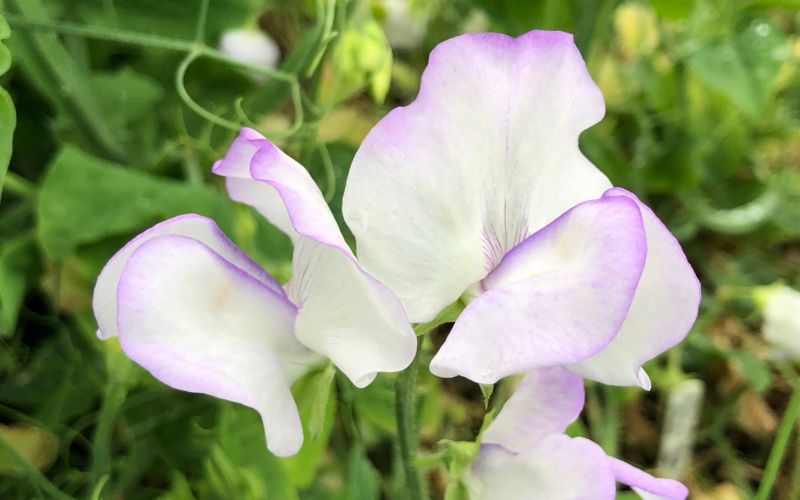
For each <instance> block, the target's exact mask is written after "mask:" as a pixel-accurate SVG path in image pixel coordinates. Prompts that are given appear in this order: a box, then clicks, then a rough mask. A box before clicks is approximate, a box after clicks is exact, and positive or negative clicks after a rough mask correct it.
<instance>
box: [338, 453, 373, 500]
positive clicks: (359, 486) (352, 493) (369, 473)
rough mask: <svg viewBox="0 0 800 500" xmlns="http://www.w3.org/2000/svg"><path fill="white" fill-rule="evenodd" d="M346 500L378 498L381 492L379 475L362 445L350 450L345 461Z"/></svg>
mask: <svg viewBox="0 0 800 500" xmlns="http://www.w3.org/2000/svg"><path fill="white" fill-rule="evenodd" d="M347 480H348V481H347V496H346V498H347V500H378V499H379V498H380V494H381V475H380V473H379V472H378V470H377V469H376V468H375V466H374V465H372V462H370V460H369V458H367V455H366V452H365V450H364V447H363V445H361V444H356V445H355V446H353V448H352V449H351V450H350V457H349V459H348V461H347Z"/></svg>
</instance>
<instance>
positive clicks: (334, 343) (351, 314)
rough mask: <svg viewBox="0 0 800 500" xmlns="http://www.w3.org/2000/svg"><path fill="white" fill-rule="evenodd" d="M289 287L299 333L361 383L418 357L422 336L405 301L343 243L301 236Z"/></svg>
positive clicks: (293, 260)
mask: <svg viewBox="0 0 800 500" xmlns="http://www.w3.org/2000/svg"><path fill="white" fill-rule="evenodd" d="M286 292H287V293H288V296H289V298H290V299H291V300H292V302H294V303H295V304H297V306H298V308H299V311H298V315H297V323H296V327H295V328H296V330H295V331H296V333H297V338H298V339H299V340H300V341H301V342H302V343H303V344H305V345H306V346H308V347H310V348H311V349H313V350H314V351H316V352H318V353H320V354H324V355H325V356H327V357H328V358H330V359H331V360H332V361H333V362H334V364H336V366H337V367H339V369H340V370H342V372H344V374H345V375H347V376H348V378H350V380H352V381H353V383H354V384H355V385H356V387H365V386H366V385H368V384H369V383H370V382H372V380H374V378H375V375H376V374H377V372H396V371H400V370H402V369H404V368H405V367H407V366H408V365H409V364H410V363H411V360H412V359H414V355H415V353H416V346H417V338H416V335H415V334H414V330H413V329H412V328H411V325H410V324H409V322H408V319H407V318H406V314H405V311H404V310H403V306H402V305H400V301H399V300H397V297H396V296H395V295H394V294H393V293H392V292H391V291H390V290H389V289H388V288H386V287H385V286H384V285H382V284H381V283H379V282H378V281H376V280H375V279H374V278H373V277H371V276H370V275H368V274H367V273H365V272H364V271H362V270H361V268H360V267H358V264H356V262H355V261H354V260H353V259H351V258H350V257H349V256H348V255H346V254H345V253H344V252H342V251H340V250H339V249H338V248H334V247H330V246H327V245H323V244H321V243H318V242H317V241H314V240H312V239H310V238H301V239H300V240H299V241H298V243H297V245H296V246H295V249H294V258H293V259H292V279H291V280H290V281H289V283H288V284H287V285H286Z"/></svg>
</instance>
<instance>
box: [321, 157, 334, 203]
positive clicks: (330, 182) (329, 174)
mask: <svg viewBox="0 0 800 500" xmlns="http://www.w3.org/2000/svg"><path fill="white" fill-rule="evenodd" d="M319 154H320V156H321V157H322V165H324V166H325V201H327V202H328V203H330V202H331V200H332V199H333V195H335V194H336V172H335V171H334V169H333V162H332V161H331V155H330V153H329V152H328V146H326V145H325V143H324V142H320V143H319Z"/></svg>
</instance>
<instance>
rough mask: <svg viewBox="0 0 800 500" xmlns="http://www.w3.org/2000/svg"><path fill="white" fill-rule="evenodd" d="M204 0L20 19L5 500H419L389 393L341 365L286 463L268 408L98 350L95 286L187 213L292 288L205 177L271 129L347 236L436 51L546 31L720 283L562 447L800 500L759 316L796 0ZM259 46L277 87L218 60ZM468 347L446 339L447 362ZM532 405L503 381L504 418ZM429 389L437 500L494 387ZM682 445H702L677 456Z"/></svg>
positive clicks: (772, 354)
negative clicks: (348, 185) (275, 59)
mask: <svg viewBox="0 0 800 500" xmlns="http://www.w3.org/2000/svg"><path fill="white" fill-rule="evenodd" d="M201 3H202V2H201V1H200V0H197V1H189V0H182V1H165V0H5V1H4V2H2V5H3V7H2V14H3V16H4V17H5V19H6V20H8V23H9V25H10V29H9V28H8V27H7V26H6V25H5V23H0V41H2V44H4V45H2V44H0V74H1V73H5V74H3V75H2V77H0V83H2V87H3V89H5V90H4V91H2V92H0V181H2V180H3V178H4V177H5V184H4V186H3V191H2V199H1V201H0V203H1V204H0V445H2V446H0V498H3V499H29V498H54V499H59V500H67V499H70V498H93V499H126V500H127V499H130V500H134V499H135V500H138V499H160V500H192V499H197V500H201V499H265V498H266V499H290V500H291V499H304V500H305V499H308V500H311V499H319V500H323V499H326V500H327V499H331V500H333V499H336V500H374V499H379V498H383V499H391V500H394V499H397V500H400V499H403V498H405V497H404V493H403V487H404V478H403V471H402V467H400V466H399V464H398V460H399V459H398V454H397V452H396V446H397V445H396V440H395V437H396V427H395V423H394V409H393V405H394V403H393V401H394V385H393V378H392V376H379V377H378V379H377V380H376V381H375V383H373V384H372V385H371V386H369V387H368V388H366V389H363V390H357V389H355V388H354V387H352V386H351V385H350V383H349V382H348V381H347V380H346V379H345V378H344V377H341V376H339V375H338V374H336V375H334V373H333V372H332V371H331V372H315V373H312V374H310V375H309V376H308V377H306V378H304V379H302V380H301V381H300V382H298V384H297V385H296V386H295V387H294V388H293V390H294V391H295V394H296V396H297V399H298V402H299V405H300V408H301V412H302V415H303V421H304V425H305V430H306V437H307V439H306V445H305V446H304V448H303V449H302V451H301V452H300V454H299V455H297V456H296V457H293V458H289V459H279V458H276V457H274V456H272V455H271V454H270V453H269V452H268V451H267V450H266V447H265V443H264V434H263V429H262V427H261V424H260V422H259V419H258V415H257V414H256V413H255V411H252V410H250V409H248V408H243V407H241V406H238V405H234V404H230V403H226V402H221V401H217V400H214V399H212V398H210V397H206V396H203V395H196V394H188V393H183V392H178V391H175V390H172V389H170V388H169V387H167V386H165V385H163V384H161V383H159V382H158V381H156V380H155V379H153V378H152V377H151V376H150V375H149V374H148V373H146V372H144V371H143V370H142V369H140V368H139V367H138V366H136V365H134V364H132V363H131V362H129V361H128V360H127V358H126V357H125V356H124V354H122V352H121V350H120V348H119V344H118V343H117V342H115V341H108V342H100V341H99V340H97V338H96V337H95V329H96V324H95V322H94V318H93V315H92V312H91V295H92V288H93V285H94V281H95V279H96V277H97V275H98V273H99V271H100V270H101V268H102V266H103V265H104V264H105V262H106V261H107V260H108V258H110V257H111V256H112V255H113V254H114V252H115V251H116V250H118V249H119V248H120V247H121V246H122V245H123V244H124V243H125V242H126V241H128V240H129V239H130V238H131V237H133V236H134V235H135V234H137V233H138V232H140V231H142V230H143V229H146V228H147V227H149V226H150V225H152V224H154V223H156V222H159V221H161V220H164V219H165V218H168V217H172V216H175V215H178V214H182V213H187V212H193V213H199V214H203V215H207V216H210V217H213V218H214V219H215V220H216V221H217V222H218V224H219V225H220V227H221V228H222V229H223V230H224V231H225V232H226V234H228V236H230V237H231V238H232V239H233V240H234V241H235V242H236V243H237V244H238V245H239V246H241V247H242V248H243V249H245V250H246V251H247V252H248V253H249V254H250V255H251V256H252V257H253V258H254V259H255V260H257V261H258V262H259V263H261V264H263V265H264V267H265V268H266V269H267V270H268V271H269V272H271V273H272V274H273V275H275V276H276V277H278V278H279V279H280V280H281V281H285V280H286V279H288V277H289V270H290V266H289V261H290V258H291V243H290V242H289V240H288V238H286V237H285V236H284V235H282V234H281V233H280V232H279V231H278V230H277V229H276V228H274V227H272V226H271V225H269V224H268V223H267V222H266V221H265V220H264V219H263V218H261V217H260V216H259V215H258V214H257V213H256V212H254V211H253V210H251V209H250V208H248V207H245V206H242V205H238V204H235V203H233V202H231V201H230V200H229V199H228V198H227V197H226V195H225V190H224V183H223V182H222V179H220V178H217V177H215V176H213V175H211V173H210V167H211V165H212V163H213V162H214V161H215V160H217V159H219V158H220V157H221V156H222V155H223V154H224V153H225V151H226V150H227V147H228V146H229V145H230V142H231V141H232V139H233V138H234V136H235V133H236V132H235V131H234V130H232V129H235V128H236V127H237V126H240V125H242V124H249V125H251V126H255V127H257V128H258V129H259V130H261V131H263V132H265V133H266V134H267V135H268V136H269V137H271V138H273V139H274V140H275V141H276V142H277V143H278V144H279V145H280V146H281V147H282V148H284V149H285V150H286V151H287V152H289V153H290V154H291V155H292V156H294V157H295V158H297V159H298V160H299V161H300V162H301V163H302V164H303V165H304V166H306V167H307V168H308V170H309V171H310V172H311V174H312V176H313V177H314V178H315V179H316V180H317V182H318V183H319V185H320V187H321V189H322V191H323V192H324V193H326V196H327V199H328V200H329V202H330V206H331V208H332V210H333V212H334V214H335V215H336V217H337V220H338V221H339V222H340V224H342V225H343V221H342V218H341V199H342V191H343V187H344V182H345V179H346V176H347V173H348V168H349V165H350V162H351V160H352V158H353V155H354V153H355V151H356V149H357V147H358V145H359V143H360V141H361V140H362V139H363V137H364V136H365V135H366V133H367V132H368V131H369V129H370V128H371V127H372V125H374V123H376V122H377V120H379V119H380V118H381V116H383V115H384V114H385V113H387V112H388V111H389V110H390V109H392V108H393V107H395V106H398V105H405V104H407V103H409V102H410V101H411V100H413V98H414V97H415V95H416V92H417V90H418V85H419V80H420V75H421V72H422V70H423V69H424V67H425V64H426V61H427V55H428V53H429V52H430V50H431V49H432V48H433V47H434V46H435V45H436V44H437V43H439V42H441V41H443V40H445V39H447V38H450V37H452V36H456V35H458V34H460V33H464V32H468V31H499V32H503V33H507V34H509V35H512V36H516V35H519V34H522V33H524V32H526V31H528V30H530V29H534V28H538V29H559V30H564V31H569V32H571V33H574V36H575V41H576V44H577V45H578V47H579V49H580V50H581V52H582V53H583V55H584V58H585V59H586V61H587V65H588V67H589V71H590V73H591V74H592V76H593V78H594V79H595V81H596V82H597V83H598V85H599V86H600V88H601V89H602V91H603V94H604V96H605V99H606V104H607V108H608V111H607V114H606V117H605V118H604V120H603V121H602V122H601V123H599V124H598V125H596V126H594V127H592V128H591V129H589V130H587V131H586V132H584V133H583V135H582V136H581V140H580V145H581V149H582V150H583V151H584V153H585V154H586V156H588V157H589V159H590V160H592V162H593V163H594V164H595V165H597V166H598V167H599V168H600V169H601V170H602V171H603V172H605V173H606V174H607V175H608V176H609V178H610V179H611V180H612V182H613V183H614V184H615V185H618V186H622V187H625V188H627V189H630V190H632V191H634V192H635V193H636V194H637V195H638V196H639V197H640V198H641V199H642V200H644V201H645V202H647V203H648V204H649V205H650V206H651V207H652V208H653V209H654V210H655V211H656V213H657V214H658V215H659V216H660V217H661V218H662V220H663V221H664V222H665V223H666V224H667V226H668V227H669V228H670V229H671V230H672V231H673V232H674V234H675V235H676V236H677V237H678V238H679V240H680V241H681V243H682V245H683V247H684V250H685V251H686V253H687V255H688V257H689V259H690V261H691V263H692V265H693V266H694V268H695V270H696V272H697V274H698V275H699V277H700V279H701V282H702V284H703V302H702V304H701V314H700V317H699V319H698V322H697V324H696V326H695V328H694V329H693V330H692V332H691V333H690V335H689V337H688V339H687V341H686V342H684V343H683V344H682V345H680V346H678V347H676V348H675V349H673V350H671V351H669V352H668V353H666V354H665V355H664V356H662V358H659V359H657V360H654V361H652V362H650V363H649V364H648V365H647V366H646V368H647V370H648V373H649V374H650V376H651V378H652V380H653V390H652V391H650V392H649V393H648V392H644V391H641V390H638V389H629V388H614V387H601V386H597V385H594V384H589V385H588V388H587V389H588V390H587V396H588V399H587V406H586V409H585V411H584V414H583V415H582V416H581V419H580V420H579V421H578V422H577V423H576V424H574V425H573V426H572V427H571V428H570V430H569V432H570V433H572V434H573V435H579V434H580V435H586V436H589V437H591V438H592V439H594V440H596V441H597V442H599V443H600V444H601V445H602V446H603V447H604V448H605V449H606V450H607V451H608V452H609V453H610V454H612V455H615V456H618V457H620V458H623V459H625V460H627V461H629V462H631V463H633V464H636V465H638V466H641V467H643V468H645V469H648V470H651V471H654V472H655V473H656V474H660V475H664V476H672V477H677V478H680V479H682V480H684V481H685V482H686V483H687V484H688V485H689V486H690V489H691V491H692V496H691V498H693V499H697V500H734V499H750V498H755V495H756V491H758V490H759V485H760V484H761V483H762V479H763V478H764V477H765V473H764V470H765V468H767V469H773V470H772V471H771V472H769V471H768V473H767V474H766V476H770V477H775V486H774V489H773V492H772V494H771V496H769V498H775V499H779V500H789V499H797V498H800V446H798V439H800V438H798V437H797V436H798V433H797V432H795V434H794V437H792V442H790V443H789V444H788V448H787V451H786V453H785V457H786V458H785V459H784V460H783V463H782V465H781V464H777V465H781V466H780V467H777V466H776V464H775V463H773V464H771V465H770V466H767V461H768V457H769V455H770V451H771V450H772V449H773V444H774V443H775V441H776V436H778V435H779V434H780V435H781V436H780V437H778V438H777V439H778V440H779V441H780V440H783V439H784V438H785V437H786V436H788V434H787V433H786V430H787V427H786V426H783V428H782V430H781V426H780V424H781V416H782V415H783V414H784V413H785V412H786V409H787V405H788V404H789V400H790V397H791V395H792V387H793V386H794V385H796V381H797V378H798V375H797V368H798V365H797V362H796V359H797V358H798V357H800V354H797V355H796V356H795V357H794V358H793V357H792V356H787V355H786V352H782V351H781V350H780V348H778V347H776V346H771V345H769V344H768V343H767V342H766V341H765V340H764V338H763V337H762V336H761V334H760V327H761V322H762V314H761V312H760V310H759V308H758V307H757V304H756V303H755V302H754V301H753V300H752V298H751V291H752V287H754V286H757V285H767V284H771V283H775V282H783V283H784V284H787V285H789V286H793V287H794V288H798V287H800V71H798V63H800V2H798V1H797V0H749V1H746V0H650V1H646V0H643V1H625V2H621V1H618V0H565V1H556V0H542V1H532V0H436V1H423V0H409V1H403V0H372V1H367V0H317V1H312V0H294V1H290V0H286V1H277V0H276V1H267V0H212V1H211V2H210V4H209V9H208V12H207V13H206V14H207V15H206V16H203V15H202V13H203V9H202V8H201ZM198 18H200V19H201V22H200V23H198ZM198 27H199V28H198ZM243 27H244V28H246V29H249V30H251V31H255V30H258V31H260V32H262V33H265V34H267V35H269V37H271V38H272V40H274V43H275V44H276V46H277V47H278V49H279V51H280V54H281V62H280V66H279V68H278V71H279V72H278V73H275V72H273V73H271V74H272V76H271V77H270V78H264V77H263V75H261V77H258V75H254V74H253V72H252V71H250V70H244V71H243V70H242V69H241V68H237V67H236V65H235V64H232V63H231V61H230V60H226V59H225V58H224V56H222V54H221V53H219V52H216V51H212V50H211V49H209V48H208V47H216V46H217V44H218V42H219V40H220V37H221V36H222V35H223V33H225V32H227V31H228V30H231V29H237V28H243ZM120 30H123V31H120ZM163 37H167V38H168V40H165V39H164V38H163ZM195 40H200V41H205V43H207V44H208V45H207V46H203V47H206V48H205V49H203V50H201V51H200V52H201V53H197V52H196V50H195V47H196V46H195V45H194V41H195ZM176 41H177V42H176ZM390 46H391V47H390ZM193 50H195V52H193ZM192 54H194V56H196V60H194V58H191V59H187V58H186V57H187V55H189V56H192ZM182 62H183V63H184V64H183V65H182ZM187 65H189V66H187ZM179 68H182V70H183V72H178V73H177V76H178V79H177V80H178V81H177V86H176V70H178V69H179ZM267 72H269V71H267ZM182 94H183V95H182ZM188 96H191V97H188ZM189 99H192V101H189ZM12 103H13V104H12ZM198 107H202V109H201V110H200V113H202V114H204V115H205V116H201V114H199V113H198V109H197V108H198ZM14 109H16V123H15V121H14V116H15V113H14ZM203 110H205V111H203ZM12 145H13V154H12ZM9 158H10V163H9ZM7 165H8V173H7V175H6V173H5V171H6V166H7ZM343 229H344V231H345V234H346V236H347V238H348V239H349V240H350V242H351V243H352V236H351V235H350V233H349V232H347V230H346V228H343ZM447 330H448V325H443V326H441V327H439V328H437V329H436V330H434V331H432V332H431V334H430V335H429V336H428V340H426V342H427V344H426V356H427V357H426V358H425V359H426V360H429V359H430V356H431V355H432V353H433V352H434V351H435V349H436V347H437V346H438V345H441V342H442V341H443V339H444V336H445V335H446V334H447ZM796 334H797V335H800V331H798V332H796ZM425 364H426V363H423V365H425ZM687 384H688V385H687ZM512 390H513V381H508V382H504V383H501V384H499V386H498V388H496V390H495V391H494V394H493V395H492V398H491V400H490V401H489V407H488V411H491V410H492V409H493V408H497V407H498V406H499V405H500V404H501V403H502V402H503V401H504V399H506V398H507V397H508V395H509V394H510V393H511V391H512ZM418 394H419V400H418V401H419V403H418V410H419V411H418V418H419V422H420V425H419V427H420V437H421V443H422V449H423V451H424V454H423V455H421V457H420V466H421V467H424V468H425V470H426V478H427V480H428V481H429V484H430V488H431V496H432V498H434V499H437V498H443V495H444V489H445V486H446V484H447V482H448V472H447V469H446V468H445V467H444V466H443V465H442V464H441V460H440V459H441V458H442V457H443V456H444V455H443V453H444V454H445V455H446V454H447V453H448V451H447V450H445V451H444V452H443V451H442V450H441V445H439V444H437V443H439V441H440V440H442V439H449V440H453V441H458V440H462V441H464V440H466V441H470V440H472V439H474V437H475V435H476V433H477V431H478V430H479V429H480V428H481V423H482V421H483V417H484V415H485V414H486V413H487V409H486V407H485V406H484V401H483V398H482V394H481V390H480V388H479V387H478V386H477V385H474V384H471V383H468V382H467V381H465V380H461V379H453V380H440V379H437V378H435V377H432V376H431V375H430V374H429V373H428V372H427V370H425V369H422V370H421V371H420V379H419V382H418ZM687 394H688V396H687ZM320 401H323V403H322V404H320V403H319V402H320ZM697 405H700V406H699V424H698V427H697V432H696V434H695V435H694V438H693V439H694V441H695V445H694V448H692V447H691V444H690V442H691V441H692V438H691V437H690V436H691V435H692V432H693V431H692V424H691V417H689V418H688V420H689V421H688V422H684V423H680V418H677V417H675V416H676V415H677V416H681V415H683V416H687V415H689V416H690V415H691V414H692V413H693V409H694V408H695V407H696V406H697ZM670 412H671V415H672V416H671V417H668V416H666V415H668V414H670ZM676 418H677V420H676ZM684 420H685V419H684ZM676 421H677V423H676ZM789 425H791V422H789ZM670 427H674V429H672V430H670ZM788 429H789V430H790V428H788ZM665 432H666V433H667V434H669V433H673V434H674V433H676V432H677V434H681V433H682V432H683V434H687V435H685V436H684V437H683V438H681V439H682V441H680V440H679V441H680V442H679V446H677V451H675V450H672V452H670V451H669V450H670V449H671V448H670V447H672V448H675V446H673V445H674V444H675V443H674V442H672V444H670V443H667V442H666V441H665V440H664V439H663V438H662V435H663V434H664V433H665ZM673 434H670V435H673ZM309 437H311V438H313V437H316V439H314V440H312V439H309ZM673 437H674V436H673ZM674 439H677V438H674ZM674 439H673V441H674ZM680 443H683V444H680ZM665 450H666V451H665ZM451 452H452V450H451ZM670 453H673V454H672V455H670ZM683 455H685V456H683ZM682 456H683V458H681V457H682ZM676 457H677V458H676ZM686 460H688V462H686ZM763 489H764V488H762V490H763ZM630 495H632V493H630V492H621V493H620V495H619V497H620V498H634V497H632V496H630ZM759 495H761V496H759V497H758V498H760V499H762V500H763V499H766V498H768V496H763V495H764V494H763V492H759Z"/></svg>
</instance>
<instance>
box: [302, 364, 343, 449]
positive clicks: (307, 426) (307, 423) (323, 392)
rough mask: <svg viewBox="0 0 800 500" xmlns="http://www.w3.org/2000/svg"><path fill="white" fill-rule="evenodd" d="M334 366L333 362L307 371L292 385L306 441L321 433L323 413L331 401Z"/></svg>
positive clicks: (323, 422)
mask: <svg viewBox="0 0 800 500" xmlns="http://www.w3.org/2000/svg"><path fill="white" fill-rule="evenodd" d="M334 375H336V367H335V366H334V365H333V363H330V364H328V366H327V367H325V368H324V369H320V370H314V371H312V372H310V373H307V374H306V375H304V376H303V377H301V378H300V380H298V381H297V382H295V383H294V384H293V385H292V396H294V400H295V402H297V409H298V410H299V411H300V420H301V421H302V422H303V433H304V434H305V439H306V441H308V442H314V441H316V440H317V438H319V436H320V434H322V428H323V427H324V425H325V414H326V413H327V408H328V405H329V404H330V402H331V387H332V386H333V377H334Z"/></svg>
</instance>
